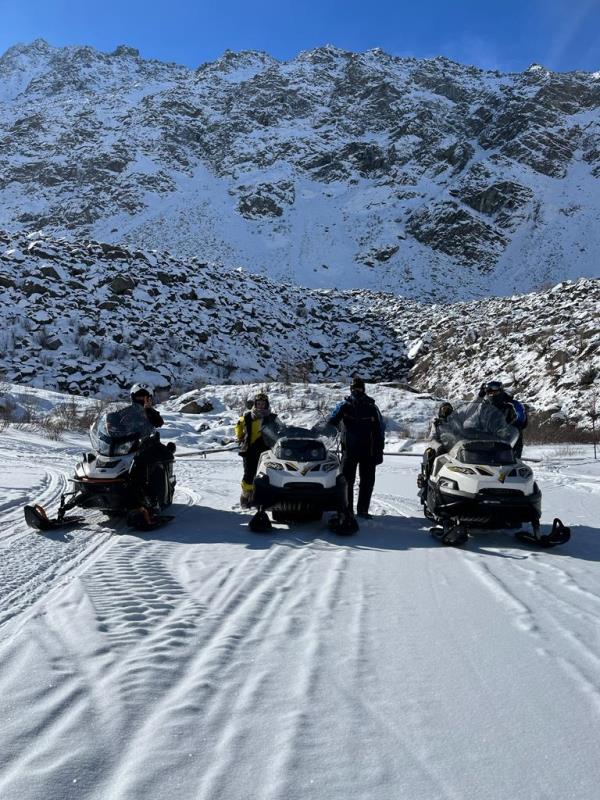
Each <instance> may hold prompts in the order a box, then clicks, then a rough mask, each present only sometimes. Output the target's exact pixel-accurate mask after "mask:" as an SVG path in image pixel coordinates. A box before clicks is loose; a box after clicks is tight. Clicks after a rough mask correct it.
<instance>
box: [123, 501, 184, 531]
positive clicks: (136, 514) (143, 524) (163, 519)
mask: <svg viewBox="0 0 600 800" xmlns="http://www.w3.org/2000/svg"><path fill="white" fill-rule="evenodd" d="M172 519H175V516H174V515H173V514H152V512H151V511H149V510H148V509H147V508H145V507H144V506H141V507H140V508H134V509H133V510H132V511H130V512H129V513H128V514H127V524H128V525H129V526H130V527H131V528H134V529H135V530H136V531H142V532H146V531H155V530H156V529H157V528H162V527H163V525H167V524H168V523H169V522H171V520H172Z"/></svg>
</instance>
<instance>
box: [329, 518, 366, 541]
mask: <svg viewBox="0 0 600 800" xmlns="http://www.w3.org/2000/svg"><path fill="white" fill-rule="evenodd" d="M327 527H328V528H329V530H330V531H331V532H332V533H337V535H338V536H351V535H352V534H353V533H358V531H359V530H360V528H359V526H358V522H357V521H356V517H354V516H352V515H350V514H334V515H333V516H332V517H330V518H329V520H328V521H327Z"/></svg>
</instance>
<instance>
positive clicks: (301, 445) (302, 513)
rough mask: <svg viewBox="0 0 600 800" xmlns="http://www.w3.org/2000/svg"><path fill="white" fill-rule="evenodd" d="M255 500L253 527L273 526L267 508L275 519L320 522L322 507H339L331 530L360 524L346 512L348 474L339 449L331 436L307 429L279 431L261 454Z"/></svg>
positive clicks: (347, 530)
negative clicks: (345, 475) (342, 463)
mask: <svg viewBox="0 0 600 800" xmlns="http://www.w3.org/2000/svg"><path fill="white" fill-rule="evenodd" d="M263 436H264V433H263ZM251 504H252V505H253V506H255V507H258V511H257V512H256V514H255V515H254V517H253V518H252V519H251V521H250V524H249V527H250V529H251V530H253V531H255V532H264V531H268V530H271V522H270V520H269V517H268V514H267V513H266V509H270V510H271V514H272V516H273V520H274V522H299V521H303V522H308V521H318V520H320V519H321V517H322V515H323V512H325V511H336V512H337V515H336V517H335V518H334V521H333V522H332V523H331V524H330V527H331V528H332V530H335V531H336V532H337V533H354V532H355V531H356V530H357V529H358V526H357V525H356V522H355V520H354V518H350V517H349V515H348V513H347V489H346V479H345V478H344V476H343V475H342V473H341V467H340V459H339V457H338V455H337V453H336V452H335V450H334V449H333V448H332V446H331V443H330V442H328V440H327V439H325V438H324V437H320V436H317V435H316V434H315V432H314V431H312V430H308V429H306V428H296V427H288V428H283V429H281V428H280V429H279V430H278V431H277V434H276V436H274V437H273V442H272V444H271V448H270V449H269V450H267V451H266V452H264V453H263V454H262V455H261V457H260V459H259V462H258V467H257V470H256V477H255V479H254V493H253V498H252V503H251Z"/></svg>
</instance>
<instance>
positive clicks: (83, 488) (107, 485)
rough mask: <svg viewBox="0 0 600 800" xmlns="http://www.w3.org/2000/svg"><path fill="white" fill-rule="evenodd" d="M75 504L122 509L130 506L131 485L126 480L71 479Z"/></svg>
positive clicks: (115, 509) (113, 509)
mask: <svg viewBox="0 0 600 800" xmlns="http://www.w3.org/2000/svg"><path fill="white" fill-rule="evenodd" d="M72 482H73V488H74V491H75V496H76V498H77V501H76V504H77V505H78V506H79V507H80V508H99V509H101V510H103V511H124V510H127V509H128V508H131V505H132V498H131V485H130V484H129V482H128V481H126V480H107V481H100V480H78V479H76V478H75V479H72Z"/></svg>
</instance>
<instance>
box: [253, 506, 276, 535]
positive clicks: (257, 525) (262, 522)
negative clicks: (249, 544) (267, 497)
mask: <svg viewBox="0 0 600 800" xmlns="http://www.w3.org/2000/svg"><path fill="white" fill-rule="evenodd" d="M248 527H249V528H250V530H251V531H252V532H253V533H269V531H272V530H273V526H272V524H271V520H270V519H269V515H268V514H267V512H266V511H264V510H263V509H259V510H258V511H257V512H256V514H255V515H254V516H253V517H252V518H251V520H250V522H249V523H248Z"/></svg>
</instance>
